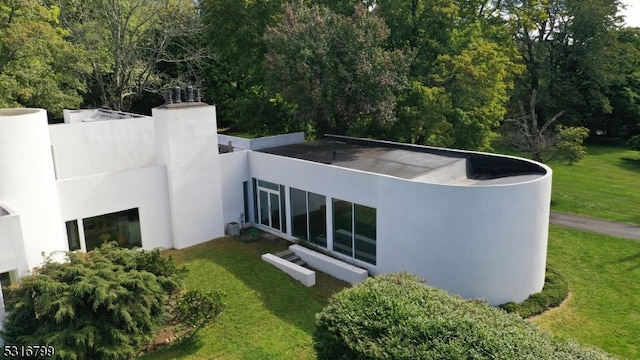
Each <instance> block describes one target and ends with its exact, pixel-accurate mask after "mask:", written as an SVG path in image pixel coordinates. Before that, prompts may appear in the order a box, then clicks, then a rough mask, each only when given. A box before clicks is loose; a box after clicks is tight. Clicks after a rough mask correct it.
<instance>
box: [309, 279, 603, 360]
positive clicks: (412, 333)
mask: <svg viewBox="0 0 640 360" xmlns="http://www.w3.org/2000/svg"><path fill="white" fill-rule="evenodd" d="M316 325H317V326H316V331H315V333H314V346H315V348H316V351H317V353H318V359H320V360H323V359H332V360H334V359H371V360H375V359H563V360H566V359H608V358H609V355H607V354H606V353H604V352H602V351H600V350H597V349H591V348H586V347H583V346H580V345H577V344H573V343H569V342H567V341H565V340H562V339H559V338H555V337H553V336H551V335H550V334H548V333H545V332H543V331H541V330H539V329H538V327H537V326H536V325H535V324H531V323H529V322H526V321H524V320H522V318H520V317H519V316H516V315H512V314H507V313H505V312H504V311H503V310H501V309H498V308H492V307H490V306H488V304H487V303H485V302H482V301H477V300H473V301H467V300H463V299H462V298H460V297H456V296H451V295H449V294H447V293H446V292H445V291H443V290H440V289H437V288H434V287H430V286H427V285H425V284H424V283H423V281H422V280H420V279H419V278H417V277H415V276H413V275H409V274H389V275H382V276H378V277H376V278H370V279H368V280H366V281H364V282H362V283H360V284H358V285H356V286H354V287H352V288H348V289H345V290H343V291H341V292H339V293H337V294H336V295H334V297H333V298H332V299H331V301H330V303H329V305H327V306H326V307H325V308H324V309H323V311H322V312H320V313H319V314H317V316H316Z"/></svg>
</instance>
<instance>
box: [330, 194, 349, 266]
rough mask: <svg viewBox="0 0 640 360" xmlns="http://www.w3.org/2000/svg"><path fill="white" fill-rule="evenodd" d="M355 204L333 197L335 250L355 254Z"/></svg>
mask: <svg viewBox="0 0 640 360" xmlns="http://www.w3.org/2000/svg"><path fill="white" fill-rule="evenodd" d="M352 213H353V206H352V204H351V203H350V202H347V201H343V200H338V199H333V250H334V251H337V252H339V253H342V254H345V255H349V256H353V244H352V237H353V228H352V221H353V217H352Z"/></svg>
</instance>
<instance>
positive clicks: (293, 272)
mask: <svg viewBox="0 0 640 360" xmlns="http://www.w3.org/2000/svg"><path fill="white" fill-rule="evenodd" d="M262 260H264V261H266V262H268V263H269V264H271V265H273V266H275V267H277V268H278V269H280V270H282V271H284V272H285V273H287V274H289V276H291V277H292V278H294V279H296V280H298V281H300V282H301V283H303V284H304V286H306V287H310V286H313V285H315V284H316V272H315V271H313V270H309V269H307V268H305V267H302V266H300V265H297V264H294V263H292V262H290V261H287V260H284V259H282V258H280V257H277V256H275V255H273V254H270V253H267V254H263V255H262Z"/></svg>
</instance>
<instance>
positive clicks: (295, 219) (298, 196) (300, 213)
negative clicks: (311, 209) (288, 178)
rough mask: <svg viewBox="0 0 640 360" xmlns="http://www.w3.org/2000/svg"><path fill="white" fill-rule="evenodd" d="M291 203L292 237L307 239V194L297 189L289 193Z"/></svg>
mask: <svg viewBox="0 0 640 360" xmlns="http://www.w3.org/2000/svg"><path fill="white" fill-rule="evenodd" d="M289 195H290V202H291V235H293V236H295V237H297V238H298V239H302V240H308V238H307V236H308V235H307V193H306V192H305V191H302V190H298V189H296V188H291V189H290V191H289Z"/></svg>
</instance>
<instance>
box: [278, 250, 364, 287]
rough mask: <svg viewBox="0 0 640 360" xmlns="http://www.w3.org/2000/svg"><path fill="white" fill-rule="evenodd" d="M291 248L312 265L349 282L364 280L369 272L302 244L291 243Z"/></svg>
mask: <svg viewBox="0 0 640 360" xmlns="http://www.w3.org/2000/svg"><path fill="white" fill-rule="evenodd" d="M289 250H291V251H293V252H294V253H295V254H296V255H297V256H298V257H299V258H300V259H302V261H304V262H306V263H307V264H308V265H309V266H310V267H312V268H314V269H317V270H319V271H322V272H323V273H327V274H329V275H331V276H333V277H334V278H337V279H340V280H342V281H346V282H348V283H349V284H355V283H359V282H361V281H364V280H365V279H366V278H367V277H368V276H369V273H368V272H367V270H366V269H363V268H359V267H357V266H353V265H350V264H347V263H345V262H343V261H340V260H337V259H334V258H332V257H330V256H327V255H324V254H321V253H319V252H317V251H313V250H311V249H307V248H305V247H302V246H300V245H291V246H289Z"/></svg>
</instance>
